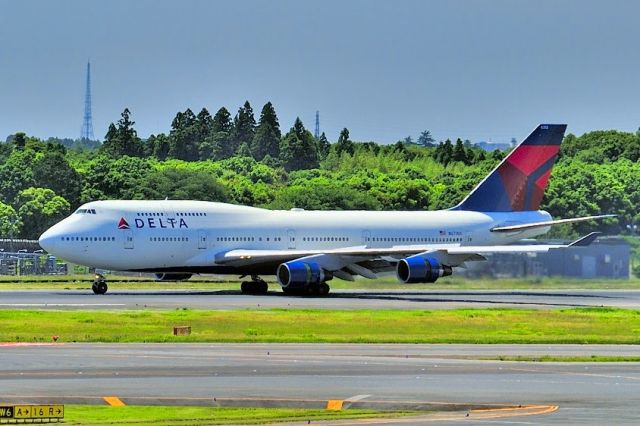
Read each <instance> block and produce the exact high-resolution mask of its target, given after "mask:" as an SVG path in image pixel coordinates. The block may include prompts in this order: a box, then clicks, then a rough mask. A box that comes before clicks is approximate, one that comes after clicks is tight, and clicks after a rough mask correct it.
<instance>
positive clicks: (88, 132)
mask: <svg viewBox="0 0 640 426" xmlns="http://www.w3.org/2000/svg"><path fill="white" fill-rule="evenodd" d="M80 139H86V140H93V117H92V116H91V62H88V61H87V87H86V89H85V92H84V118H83V120H82V131H81V132H80Z"/></svg>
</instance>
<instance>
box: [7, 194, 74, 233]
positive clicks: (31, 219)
mask: <svg viewBox="0 0 640 426" xmlns="http://www.w3.org/2000/svg"><path fill="white" fill-rule="evenodd" d="M16 205H17V206H18V216H20V218H21V220H22V223H23V227H22V232H21V234H20V236H21V237H22V238H29V239H36V238H38V236H40V235H41V234H42V233H43V232H44V231H46V230H47V229H48V228H49V227H51V226H53V225H54V224H55V223H57V222H59V221H61V220H62V219H64V218H65V217H66V216H67V215H68V214H69V210H70V208H71V206H70V205H69V202H68V201H67V200H65V199H64V198H62V197H61V196H59V195H56V193H55V192H53V191H52V190H50V189H48V188H27V189H25V190H23V191H20V193H19V194H18V196H17V197H16Z"/></svg>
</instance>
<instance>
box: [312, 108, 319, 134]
mask: <svg viewBox="0 0 640 426" xmlns="http://www.w3.org/2000/svg"><path fill="white" fill-rule="evenodd" d="M313 136H315V138H316V140H317V139H320V111H316V131H315V132H314V133H313Z"/></svg>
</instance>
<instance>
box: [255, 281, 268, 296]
mask: <svg viewBox="0 0 640 426" xmlns="http://www.w3.org/2000/svg"><path fill="white" fill-rule="evenodd" d="M256 287H257V293H260V294H267V293H268V292H269V284H267V283H266V282H265V281H259V282H257V283H256Z"/></svg>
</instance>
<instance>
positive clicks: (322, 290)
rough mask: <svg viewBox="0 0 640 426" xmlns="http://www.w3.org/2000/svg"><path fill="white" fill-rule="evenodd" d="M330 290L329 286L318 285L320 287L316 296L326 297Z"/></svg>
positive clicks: (325, 284)
mask: <svg viewBox="0 0 640 426" xmlns="http://www.w3.org/2000/svg"><path fill="white" fill-rule="evenodd" d="M330 290H331V287H329V284H327V283H320V285H319V286H318V296H326V295H327V294H329V291H330Z"/></svg>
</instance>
